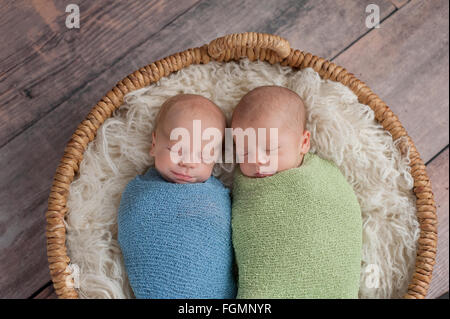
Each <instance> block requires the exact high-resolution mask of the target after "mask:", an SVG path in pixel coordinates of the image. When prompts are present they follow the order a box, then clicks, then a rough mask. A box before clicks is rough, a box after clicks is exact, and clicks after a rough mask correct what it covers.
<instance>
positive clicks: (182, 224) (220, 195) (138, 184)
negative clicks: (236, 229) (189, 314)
mask: <svg viewBox="0 0 450 319" xmlns="http://www.w3.org/2000/svg"><path fill="white" fill-rule="evenodd" d="M118 240H119V244H120V247H121V249H122V253H123V257H124V262H125V267H126V271H127V273H128V278H129V281H130V284H131V287H132V289H133V292H134V294H135V296H136V297H137V298H152V299H153V298H158V299H163V298H234V297H235V295H236V285H235V282H234V278H233V273H232V265H233V248H232V244H231V201H230V193H229V190H228V189H227V188H226V187H225V186H223V184H222V183H221V182H220V181H219V180H218V179H217V178H215V177H214V176H211V177H210V178H209V179H207V180H206V181H204V182H202V183H188V184H177V183H171V182H168V181H166V180H165V179H164V178H162V176H161V175H160V173H159V172H158V171H157V170H156V169H155V168H154V167H151V168H149V169H148V171H147V172H146V173H145V175H139V176H137V177H135V178H134V179H133V180H131V182H129V183H128V185H127V187H126V189H125V191H124V193H123V194H122V199H121V202H120V207H119V213H118Z"/></svg>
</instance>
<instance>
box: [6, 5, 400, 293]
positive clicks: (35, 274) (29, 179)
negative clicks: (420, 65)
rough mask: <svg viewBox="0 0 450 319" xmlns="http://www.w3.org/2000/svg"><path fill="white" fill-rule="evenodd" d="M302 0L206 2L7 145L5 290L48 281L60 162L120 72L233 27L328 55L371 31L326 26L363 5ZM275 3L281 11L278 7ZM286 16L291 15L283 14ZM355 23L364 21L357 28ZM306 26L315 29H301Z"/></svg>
mask: <svg viewBox="0 0 450 319" xmlns="http://www.w3.org/2000/svg"><path fill="white" fill-rule="evenodd" d="M294 2H295V4H294ZM297 3H298V2H297V1H292V0H291V1H287V0H284V1H277V2H276V3H275V2H273V1H270V0H264V1H260V0H259V1H257V0H252V1H246V2H245V3H242V4H240V6H238V5H236V3H235V2H233V1H231V0H229V1H218V0H216V1H205V2H201V3H199V4H198V5H196V6H194V7H193V8H192V9H190V10H189V11H187V12H186V13H185V14H183V15H182V16H180V17H179V18H178V19H176V20H174V21H173V22H172V23H170V24H169V25H167V26H166V27H165V28H164V29H162V30H161V31H160V32H158V33H157V34H155V35H154V36H151V37H149V38H148V39H147V40H146V41H145V42H144V43H142V44H141V45H139V46H138V47H136V48H133V49H132V50H129V51H128V52H127V53H126V54H125V55H124V57H123V58H120V59H118V60H116V61H115V62H114V63H112V64H110V65H108V68H105V69H104V71H103V72H102V73H101V74H99V75H98V76H96V77H94V78H92V79H89V81H90V82H84V83H82V82H79V83H78V85H79V89H77V90H75V91H73V94H72V95H70V96H69V97H68V99H67V100H66V101H65V102H63V103H62V104H61V105H60V106H59V107H57V108H56V109H55V110H53V111H52V112H51V113H49V114H47V115H46V116H45V117H43V118H42V119H41V120H39V121H37V122H36V123H34V124H33V125H32V126H31V127H30V128H28V129H27V130H25V131H24V132H23V133H22V134H20V135H19V136H17V137H16V138H15V139H14V140H12V141H11V142H10V143H8V144H7V145H5V146H4V147H3V148H1V149H0V165H1V167H8V169H7V170H1V171H0V212H1V215H0V235H1V236H2V239H3V238H5V240H2V242H0V298H1V297H27V296H30V295H31V294H32V293H33V292H34V291H36V290H37V289H39V287H42V285H44V284H45V283H46V282H48V280H49V274H48V269H47V260H46V253H45V236H44V228H45V219H44V212H45V211H46V206H47V196H48V192H49V188H50V185H51V181H52V178H53V175H54V172H55V169H56V167H57V164H58V162H59V160H60V158H61V156H62V154H63V149H64V146H65V144H66V143H67V141H68V139H69V138H70V135H71V134H72V133H73V132H74V130H75V128H76V126H77V125H78V123H79V122H80V121H81V120H83V118H84V117H85V115H86V114H87V113H88V111H89V110H90V109H91V107H92V106H93V105H94V104H95V103H96V102H97V101H98V100H99V99H100V98H101V97H102V96H103V94H104V93H106V92H107V91H108V90H109V89H110V88H111V87H112V86H113V85H114V84H115V83H116V82H117V81H118V80H120V79H122V78H123V77H124V76H125V75H127V74H129V73H131V72H133V71H134V70H135V69H137V68H139V67H141V66H143V65H145V64H148V63H150V62H152V61H154V60H156V59H159V58H162V57H164V56H167V55H169V54H171V53H174V52H177V51H180V50H184V49H186V48H190V47H194V46H199V45H202V44H204V43H208V42H209V41H210V40H212V39H213V38H215V37H217V36H220V35H224V34H227V33H232V32H244V31H249V30H253V31H258V32H272V33H276V34H280V35H282V36H285V37H286V38H287V39H289V40H291V38H293V39H297V40H295V41H297V43H295V41H291V42H292V46H293V47H295V48H303V49H305V50H306V49H307V51H311V52H313V53H315V54H318V55H323V56H325V57H328V58H330V57H332V56H333V55H335V54H336V53H337V52H340V51H342V50H343V49H344V48H345V47H346V46H347V45H348V44H349V43H352V42H353V41H354V40H355V39H356V38H358V37H360V36H361V35H363V34H364V33H365V32H366V29H365V26H364V25H363V22H362V23H359V22H358V24H357V25H356V27H355V26H354V25H351V24H347V23H344V24H342V27H341V28H336V27H335V26H334V25H330V24H328V28H327V29H323V25H327V23H324V21H326V20H327V19H329V16H331V15H333V12H340V18H341V19H342V20H343V21H353V20H357V19H359V18H361V11H362V12H363V11H364V10H360V9H361V8H360V7H359V6H355V5H353V8H354V9H353V10H343V9H342V8H343V7H345V6H346V5H347V3H348V2H347V1H344V0H340V1H328V2H327V3H328V4H329V6H330V7H329V8H327V9H326V11H324V7H323V4H322V2H318V1H314V2H313V1H303V2H302V3H304V6H299V5H296V4H297ZM358 3H359V2H358ZM377 3H379V5H380V6H381V7H384V8H385V9H384V10H382V12H385V13H386V14H388V13H389V12H390V11H389V10H393V6H392V5H391V4H390V3H389V2H387V1H378V2H377ZM233 4H234V5H233ZM271 10H272V11H275V12H277V13H276V14H273V15H271V14H270V12H271ZM305 10H307V12H305ZM355 10H357V11H355ZM288 12H289V15H287V13H288ZM280 16H285V17H286V18H285V19H284V20H281V21H282V22H280ZM314 17H315V18H314ZM363 20H364V19H363ZM292 21H293V22H292ZM311 23H314V24H315V25H316V26H317V28H314V27H311V25H310V24H311ZM355 28H356V29H360V28H362V29H360V30H359V32H355V30H354V29H355ZM299 30H300V31H299ZM302 30H303V31H308V32H307V33H303V34H302ZM86 32H87V31H86ZM324 32H325V33H327V34H330V33H331V34H334V36H335V37H336V38H339V39H340V41H338V40H336V41H335V42H329V43H328V42H326V41H316V42H317V43H314V46H315V47H314V48H313V49H310V48H306V47H305V45H304V44H303V45H300V44H302V43H300V42H299V39H300V40H301V39H302V38H304V39H320V38H321V37H323V33H324ZM305 34H307V36H306V35H305ZM327 36H328V35H327ZM354 37H356V38H354ZM305 41H306V40H305ZM308 41H311V42H309V43H312V42H313V41H312V40H308ZM339 43H341V46H339ZM311 45H313V44H311ZM80 65H81V64H78V67H83V65H81V66H80ZM74 80H75V81H76V79H74ZM5 274H8V275H7V276H6V275H5Z"/></svg>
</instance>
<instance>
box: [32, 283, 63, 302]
mask: <svg viewBox="0 0 450 319" xmlns="http://www.w3.org/2000/svg"><path fill="white" fill-rule="evenodd" d="M57 298H58V296H57V295H56V293H55V289H54V288H53V285H52V284H50V285H47V286H46V287H45V288H44V289H43V290H42V291H41V292H39V293H38V294H37V295H36V296H34V297H33V299H57Z"/></svg>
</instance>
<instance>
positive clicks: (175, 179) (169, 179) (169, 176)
mask: <svg viewBox="0 0 450 319" xmlns="http://www.w3.org/2000/svg"><path fill="white" fill-rule="evenodd" d="M160 174H161V176H162V177H163V178H164V179H165V180H166V181H167V182H169V183H174V184H197V183H204V182H205V181H206V180H207V178H206V179H205V178H198V177H192V178H190V179H183V178H178V177H177V176H175V174H173V173H172V172H164V173H161V172H160Z"/></svg>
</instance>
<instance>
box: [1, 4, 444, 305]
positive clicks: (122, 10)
mask: <svg viewBox="0 0 450 319" xmlns="http://www.w3.org/2000/svg"><path fill="white" fill-rule="evenodd" d="M371 3H375V4H377V5H378V6H379V8H380V18H381V24H380V28H379V29H371V30H370V29H368V28H367V27H366V26H365V19H366V13H365V8H366V6H367V5H368V4H371ZM66 4H67V1H62V0H58V1H51V0H33V1H27V0H18V1H5V2H3V3H2V4H0V15H1V16H2V19H1V20H0V43H1V45H0V97H2V100H1V101H2V102H1V104H0V167H2V169H1V170H0V298H54V297H55V295H54V292H53V288H52V286H51V284H50V276H49V272H48V264H47V260H46V249H45V236H44V229H45V218H44V214H45V211H46V206H47V197H48V193H49V189H50V186H51V182H52V178H53V175H54V172H55V169H56V167H57V165H58V162H59V160H60V158H61V156H62V154H63V149H64V146H65V144H66V143H67V141H68V139H69V138H70V136H71V134H72V133H73V131H74V130H75V128H76V126H77V125H78V123H79V122H80V121H82V120H83V119H84V117H85V115H86V114H87V113H88V112H89V110H90V109H91V108H92V106H93V105H95V104H96V103H97V101H98V100H99V99H100V98H101V97H102V96H103V95H104V94H105V93H106V92H107V91H109V90H110V89H111V87H113V86H114V85H115V83H116V82H117V81H119V80H120V79H122V78H123V77H124V76H126V75H128V74H129V73H131V72H133V71H134V70H136V69H138V68H139V67H141V66H143V65H146V64H148V63H150V62H153V61H155V60H157V59H160V58H163V57H165V56H167V55H169V54H172V53H175V52H178V51H182V50H184V49H186V48H190V47H195V46H200V45H202V44H205V43H208V42H209V41H211V40H212V39H214V38H216V37H219V36H221V35H224V34H228V33H235V32H245V31H257V32H267V33H274V34H278V35H281V36H283V37H285V38H286V39H288V40H289V42H290V43H291V46H292V47H293V48H298V49H302V50H305V51H309V52H311V53H313V54H316V55H319V56H322V57H324V58H327V59H330V60H333V61H335V62H336V63H338V64H340V65H343V66H344V67H346V68H347V69H348V70H349V71H350V72H353V73H355V74H356V75H357V76H358V77H360V78H361V79H362V80H363V81H365V82H366V83H367V84H368V85H369V86H370V87H371V88H372V89H373V90H374V91H375V92H376V93H377V94H379V95H380V97H381V98H382V99H384V100H385V101H386V102H387V103H388V105H389V106H390V107H391V108H392V109H393V110H394V112H396V113H397V115H398V116H399V118H400V120H401V121H402V123H403V124H404V126H405V127H406V129H407V130H408V133H409V134H410V135H411V136H412V138H413V140H414V141H415V143H416V145H417V147H418V149H419V151H420V152H421V155H422V158H423V159H424V161H426V162H428V163H427V164H428V167H429V173H430V177H431V179H432V182H433V190H434V192H435V195H436V199H437V201H438V204H439V209H438V215H439V231H440V234H439V249H438V260H437V265H436V269H435V279H434V280H433V281H432V287H431V289H430V295H429V297H430V298H436V297H438V296H440V295H441V294H443V293H444V292H446V291H448V184H449V182H448V175H449V174H448V142H449V135H448V112H449V111H448V110H449V104H448V101H449V94H448V92H449V91H448V60H449V55H448V20H447V17H448V2H447V1H444V0H434V1H427V0H417V1H414V0H413V1H406V0H391V1H388V0H376V1H373V0H372V1H370V0H367V1H366V0H364V1H362V0H338V1H334V0H325V1H313V0H301V1H298V0H279V1H276V2H275V1H272V0H249V1H237V0H212V1H208V0H182V1H175V0H153V1H143V0H140V1H133V2H132V3H131V2H125V1H112V0H109V1H107V0H98V1H95V2H94V1H87V0H84V1H78V4H79V6H80V12H81V23H80V24H81V26H80V29H72V30H70V29H67V28H66V27H65V19H66V15H67V14H66V13H65V6H66ZM175 4H176V5H175ZM430 34H432V36H430ZM445 163H447V165H445Z"/></svg>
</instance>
